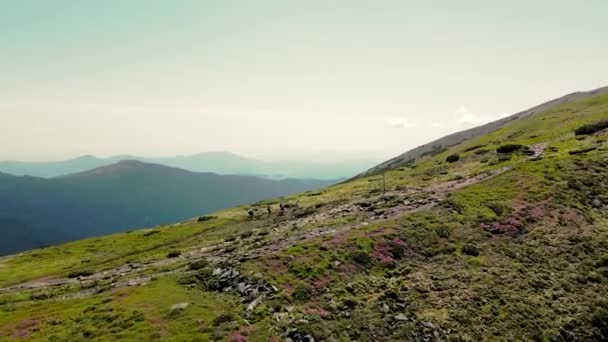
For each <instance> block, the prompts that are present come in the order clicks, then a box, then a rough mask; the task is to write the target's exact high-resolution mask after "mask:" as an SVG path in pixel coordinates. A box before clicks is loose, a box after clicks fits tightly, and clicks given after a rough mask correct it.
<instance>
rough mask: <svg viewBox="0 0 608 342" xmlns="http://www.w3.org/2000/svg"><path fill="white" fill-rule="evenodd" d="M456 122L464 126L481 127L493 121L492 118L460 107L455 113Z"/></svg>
mask: <svg viewBox="0 0 608 342" xmlns="http://www.w3.org/2000/svg"><path fill="white" fill-rule="evenodd" d="M454 117H455V118H456V121H457V122H458V123H460V124H463V125H481V124H484V123H488V122H490V121H492V118H490V117H487V116H484V115H477V114H474V113H471V112H470V111H469V110H468V109H467V107H465V106H460V108H458V109H457V110H456V111H455V112H454Z"/></svg>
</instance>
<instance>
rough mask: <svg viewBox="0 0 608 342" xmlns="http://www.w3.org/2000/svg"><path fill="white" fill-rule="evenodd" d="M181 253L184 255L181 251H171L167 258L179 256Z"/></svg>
mask: <svg viewBox="0 0 608 342" xmlns="http://www.w3.org/2000/svg"><path fill="white" fill-rule="evenodd" d="M180 255H182V252H180V251H171V252H169V253H168V254H167V258H177V257H178V256H180Z"/></svg>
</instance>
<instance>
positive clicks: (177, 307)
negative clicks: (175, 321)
mask: <svg viewBox="0 0 608 342" xmlns="http://www.w3.org/2000/svg"><path fill="white" fill-rule="evenodd" d="M189 305H190V304H189V303H178V304H173V305H172V306H171V309H170V311H171V312H178V311H184V310H185V309H186V308H187V307H188V306H189Z"/></svg>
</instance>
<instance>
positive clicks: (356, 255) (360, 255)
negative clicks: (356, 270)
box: [350, 251, 372, 266]
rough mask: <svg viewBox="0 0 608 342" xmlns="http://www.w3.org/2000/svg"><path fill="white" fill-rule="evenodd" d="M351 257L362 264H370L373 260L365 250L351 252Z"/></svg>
mask: <svg viewBox="0 0 608 342" xmlns="http://www.w3.org/2000/svg"><path fill="white" fill-rule="evenodd" d="M350 258H351V260H352V261H354V262H355V263H357V264H359V265H361V266H369V265H370V264H371V262H372V259H371V258H370V256H369V254H367V253H366V252H364V251H354V252H352V253H351V254H350Z"/></svg>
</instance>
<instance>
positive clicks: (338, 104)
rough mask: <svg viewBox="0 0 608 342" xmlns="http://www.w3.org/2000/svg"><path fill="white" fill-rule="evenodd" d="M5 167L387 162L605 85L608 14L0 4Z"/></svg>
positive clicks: (127, 1) (430, 5)
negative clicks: (238, 158) (145, 159)
mask: <svg viewBox="0 0 608 342" xmlns="http://www.w3.org/2000/svg"><path fill="white" fill-rule="evenodd" d="M0 8H1V10H0V47H1V49H0V146H1V148H0V159H13V160H52V159H66V158H71V157H76V156H78V155H83V154H93V155H97V156H101V157H104V156H110V155H117V154H132V155H140V156H169V155H185V154H194V153H199V152H205V151H231V152H234V153H238V154H242V155H245V156H249V157H257V158H263V159H268V160H277V159H290V160H336V159H339V160H347V159H370V158H371V159H376V160H381V159H387V158H390V157H393V156H395V155H398V154H400V153H402V152H405V151H406V150H408V149H410V148H413V147H416V146H418V145H420V144H424V143H426V142H429V141H431V140H432V139H435V138H439V137H441V136H444V135H446V134H449V133H451V132H455V131H459V130H462V129H466V128H470V127H474V126H477V125H480V124H483V123H485V122H489V121H492V120H495V119H498V118H500V117H503V116H506V115H509V114H514V113H516V112H518V111H521V110H525V109H527V108H529V107H532V106H535V105H537V104H540V103H541V102H545V101H548V100H550V99H553V98H556V97H559V96H562V95H565V94H567V93H570V92H573V91H579V90H591V89H595V88H599V87H602V86H606V85H608V62H607V61H608V44H606V35H607V34H608V20H606V13H608V1H605V0H587V1H584V2H581V1H574V0H571V1H563V0H551V1H548V0H535V1H530V0H526V1H522V0H511V1H499V0H494V1H490V0H483V1H481V0H480V1H473V0H462V1H451V0H450V1H447V0H446V1H431V0H429V1H408V0H401V1H388V0H374V1H372V0H368V1H357V0H349V1H342V0H333V1H317V0H307V1H290V0H281V1H264V0H256V1H253V0H241V1H233V0H223V1H206V0H192V1H187V0H174V1H155V0H141V1H139V0H104V1H79V0H72V1H70V0H54V1H37V0H36V1H34V0H0Z"/></svg>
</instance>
